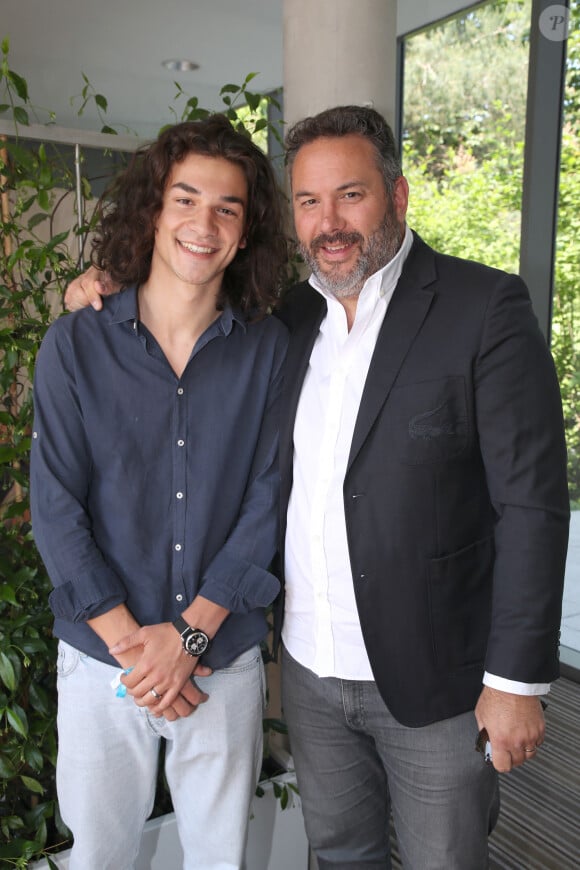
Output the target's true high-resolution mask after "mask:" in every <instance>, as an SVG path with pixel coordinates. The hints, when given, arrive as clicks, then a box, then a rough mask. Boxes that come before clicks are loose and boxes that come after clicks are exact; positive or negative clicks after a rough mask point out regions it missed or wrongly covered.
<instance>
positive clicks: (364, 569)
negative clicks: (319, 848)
mask: <svg viewBox="0 0 580 870" xmlns="http://www.w3.org/2000/svg"><path fill="white" fill-rule="evenodd" d="M325 312H326V302H325V301H324V299H323V297H322V296H321V295H320V294H319V293H317V292H316V291H315V290H314V289H313V288H312V287H310V285H309V284H308V283H302V284H297V285H296V286H294V287H293V288H291V290H290V291H289V292H288V293H287V294H286V296H285V298H284V301H283V303H282V305H281V308H280V311H279V312H278V314H279V316H280V317H281V319H282V320H283V321H284V322H285V323H286V324H287V326H288V327H289V329H290V333H291V339H290V347H289V351H288V356H287V362H286V378H285V400H284V410H283V419H282V425H281V435H280V462H281V518H282V520H281V546H280V551H281V561H282V565H283V547H284V538H285V528H286V512H287V506H288V499H289V496H290V490H291V487H292V461H293V426H294V418H295V414H296V407H297V403H298V399H299V396H300V391H301V387H302V382H303V380H304V376H305V373H306V370H307V367H308V362H309V357H310V353H311V350H312V346H313V343H314V341H315V339H316V336H317V334H318V330H319V326H320V323H321V321H322V319H323V317H324V315H325ZM344 507H345V514H346V528H347V536H348V544H349V552H350V563H351V570H352V578H353V584H354V591H355V596H356V602H357V607H358V612H359V617H360V622H361V627H362V632H363V636H364V641H365V645H366V648H367V652H368V655H369V659H370V663H371V666H372V669H373V674H374V677H375V680H376V683H377V686H378V688H379V691H380V692H381V695H382V697H383V699H384V701H385V703H386V704H387V706H388V708H389V710H390V711H391V712H392V714H393V715H394V716H395V717H396V719H398V720H399V721H400V722H402V723H403V724H405V725H409V726H421V725H426V724H428V723H430V722H434V721H438V720H441V719H445V718H448V717H450V716H454V715H458V714H459V713H462V712H465V711H466V710H469V709H473V707H474V705H475V703H476V701H477V698H478V696H479V693H480V692H481V686H482V682H481V681H482V676H483V671H484V670H487V671H489V672H490V673H493V674H495V675H498V676H502V677H506V678H508V679H512V680H519V681H522V682H528V683H535V682H550V681H551V680H553V679H554V678H556V676H557V675H558V643H559V627H560V619H561V602H562V588H563V578H564V569H565V559H566V548H567V541H568V524H569V499H568V489H567V481H566V448H565V440H564V428H563V419H562V406H561V400H560V392H559V387H558V382H557V378H556V373H555V369H554V365H553V361H552V358H551V356H550V353H549V350H548V348H547V346H546V342H545V340H544V338H543V336H542V334H541V332H540V329H539V327H538V324H537V321H536V318H535V316H534V314H533V311H532V306H531V302H530V298H529V294H528V291H527V289H526V287H525V285H524V283H523V282H522V281H521V279H520V278H518V277H517V276H515V275H508V274H506V273H505V272H501V271H498V270H495V269H491V268H489V267H486V266H483V265H481V264H479V263H473V262H469V261H466V260H460V259H457V258H454V257H449V256H444V255H442V254H439V253H437V252H436V251H434V250H433V249H431V248H430V247H429V246H428V245H426V244H425V243H424V242H423V241H422V240H421V239H420V238H419V237H418V236H417V235H415V237H414V242H413V246H412V249H411V251H410V253H409V256H408V258H407V260H406V262H405V265H404V268H403V272H402V274H401V277H400V279H399V282H398V284H397V287H396V289H395V292H394V294H393V297H392V299H391V302H390V305H389V308H388V311H387V314H386V316H385V320H384V322H383V324H382V327H381V330H380V333H379V337H378V340H377V344H376V348H375V351H374V354H373V357H372V361H371V365H370V369H369V373H368V376H367V380H366V384H365V387H364V392H363V396H362V401H361V405H360V408H359V413H358V417H357V421H356V426H355V430H354V436H353V441H352V446H351V451H350V457H349V461H348V467H347V472H346V476H345V481H344ZM281 603H282V604H283V601H282V600H281ZM281 612H282V606H281V607H279V608H278V613H277V620H276V636H277V637H279V632H280V620H281Z"/></svg>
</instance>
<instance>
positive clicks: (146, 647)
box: [109, 622, 211, 721]
mask: <svg viewBox="0 0 580 870" xmlns="http://www.w3.org/2000/svg"><path fill="white" fill-rule="evenodd" d="M137 647H141V649H142V652H141V655H140V656H139V658H138V659H137V662H136V664H135V665H134V666H133V669H132V670H131V672H130V673H129V674H124V675H123V677H122V682H123V684H124V685H125V686H126V687H127V692H128V694H130V695H131V696H132V697H133V700H134V701H135V703H136V704H137V706H138V707H147V708H148V709H149V711H150V712H151V714H152V715H153V716H156V717H160V716H164V717H165V718H166V719H168V720H169V721H174V720H175V719H177V718H179V717H184V716H189V715H190V714H191V713H192V712H193V711H194V710H195V709H196V707H198V706H199V705H200V704H203V703H205V702H206V701H207V699H208V697H209V696H208V695H207V693H206V692H202V691H201V689H199V688H198V686H196V685H195V682H193V680H192V679H191V678H192V677H193V676H194V675H195V676H198V677H206V676H209V674H211V668H208V667H206V666H205V665H202V664H200V662H199V659H197V658H195V657H193V656H190V655H187V654H186V653H184V651H183V647H182V644H181V638H180V637H179V634H178V633H177V631H176V630H175V628H174V627H173V625H172V624H171V623H170V622H162V623H159V624H158V625H147V626H144V627H142V628H140V629H138V630H137V631H135V632H132V633H131V634H129V635H127V636H126V637H124V638H122V639H121V640H119V641H118V642H117V643H116V644H115V645H114V646H112V647H111V648H110V649H109V652H110V654H111V655H113V656H118V655H121V654H122V653H126V652H128V651H129V650H135V648H137Z"/></svg>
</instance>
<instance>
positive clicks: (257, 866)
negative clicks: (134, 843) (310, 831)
mask: <svg viewBox="0 0 580 870" xmlns="http://www.w3.org/2000/svg"><path fill="white" fill-rule="evenodd" d="M274 781H275V782H279V783H281V784H283V783H289V782H290V783H293V784H294V785H295V784H296V778H295V776H294V774H293V773H283V774H281V775H280V776H276V777H273V779H272V780H266V781H265V782H261V783H260V786H261V787H262V789H263V790H264V795H263V797H255V798H254V800H253V803H252V814H251V819H250V825H249V831H248V846H247V848H246V861H245V870H308V841H307V840H306V834H305V832H304V823H303V821H302V808H301V805H300V798H299V797H298V795H297V794H296V793H295V792H294V791H292V790H290V791H289V795H290V799H289V801H288V806H287V807H286V809H285V810H283V809H282V808H281V806H280V801H279V800H278V799H277V798H276V797H275V796H274V789H273V785H272V783H273V782H274ZM103 848H106V844H103ZM51 858H52V860H53V861H54V863H55V864H56V866H57V867H58V868H59V870H68V865H69V850H66V851H64V852H58V853H56V854H55V855H51ZM182 861H183V852H182V851H181V845H180V843H179V837H178V836H177V825H176V823H175V814H174V813H170V814H169V815H166V816H161V817H160V818H158V819H152V820H151V821H149V822H146V824H145V828H144V831H143V837H142V840H141V849H140V851H139V857H138V858H137V863H136V865H135V868H136V870H180V868H181V867H182ZM31 866H34V868H35V870H48V864H47V862H46V861H40V862H37V863H35V864H34V865H31Z"/></svg>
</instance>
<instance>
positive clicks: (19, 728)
mask: <svg viewBox="0 0 580 870" xmlns="http://www.w3.org/2000/svg"><path fill="white" fill-rule="evenodd" d="M6 718H7V719H8V722H9V723H10V725H11V726H12V728H13V729H14V731H16V733H17V734H20V736H21V737H26V735H27V734H28V720H27V718H26V713H25V712H24V710H23V709H22V707H19V706H18V705H17V704H14V706H13V707H7V708H6Z"/></svg>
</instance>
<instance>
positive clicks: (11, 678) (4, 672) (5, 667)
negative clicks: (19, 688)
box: [0, 652, 16, 692]
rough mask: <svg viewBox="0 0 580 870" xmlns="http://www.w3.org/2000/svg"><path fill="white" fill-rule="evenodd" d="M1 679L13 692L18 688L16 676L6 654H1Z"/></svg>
mask: <svg viewBox="0 0 580 870" xmlns="http://www.w3.org/2000/svg"><path fill="white" fill-rule="evenodd" d="M0 679H1V680H2V682H3V683H4V685H5V686H6V688H7V689H9V690H10V691H11V692H13V691H14V689H15V688H16V675H15V674H14V668H13V666H12V662H11V661H10V659H9V658H8V656H7V655H6V653H3V652H0Z"/></svg>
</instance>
